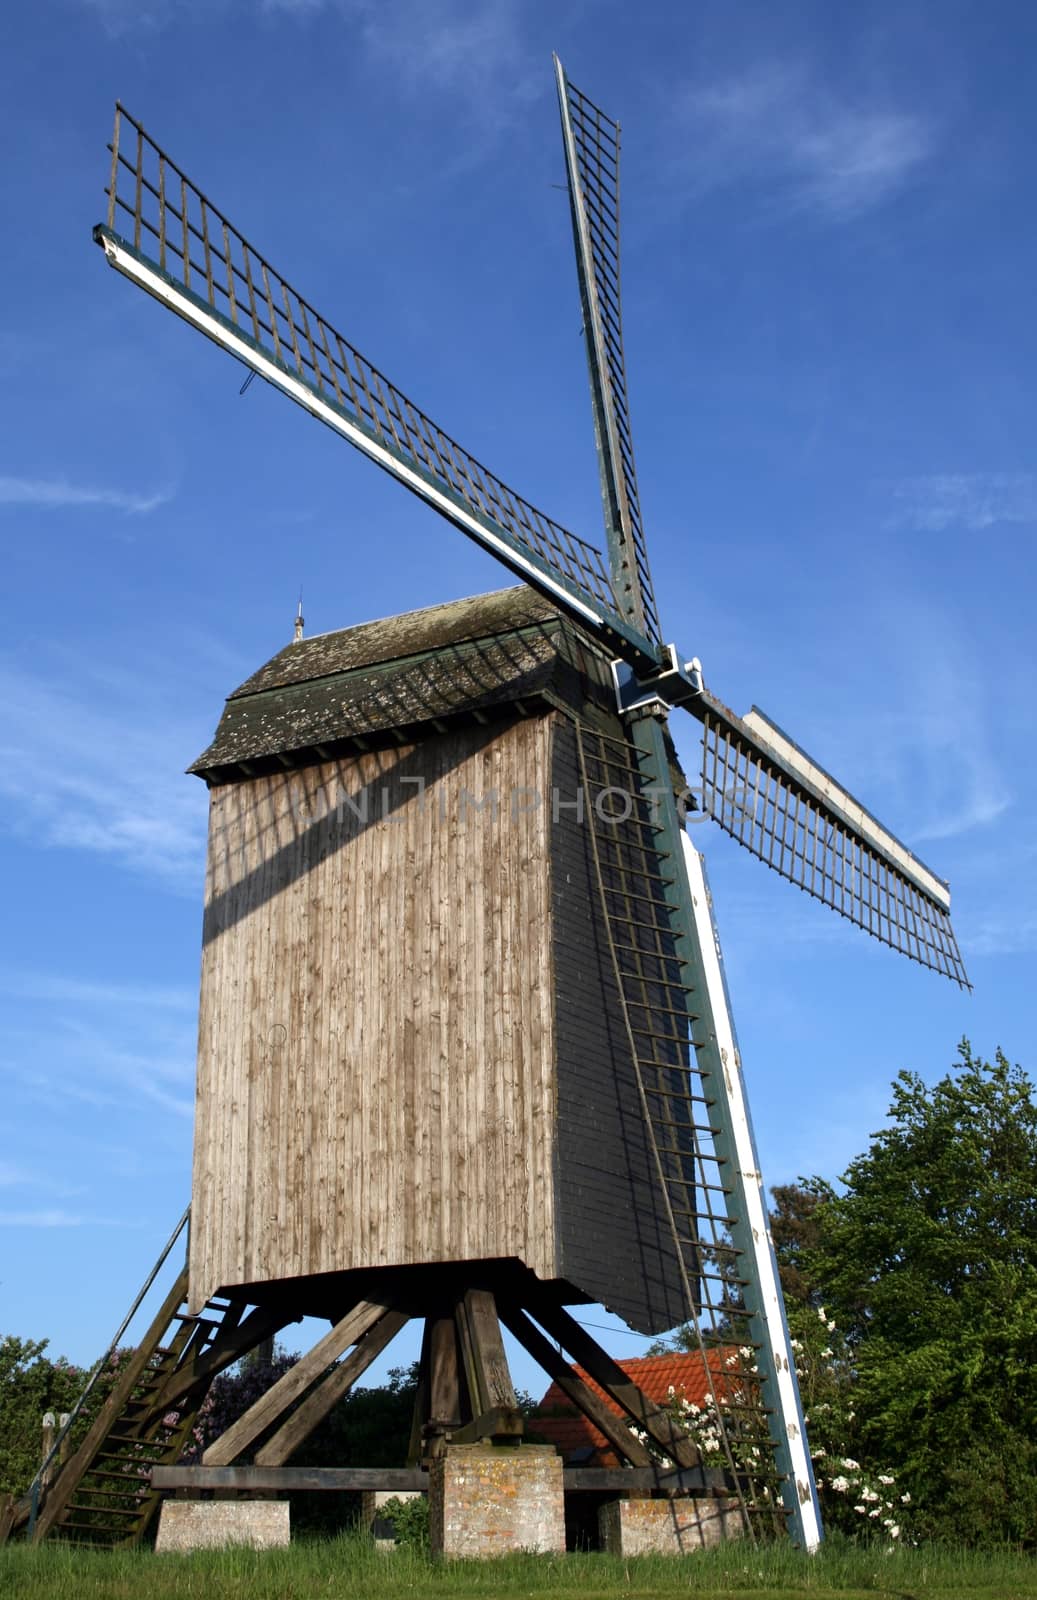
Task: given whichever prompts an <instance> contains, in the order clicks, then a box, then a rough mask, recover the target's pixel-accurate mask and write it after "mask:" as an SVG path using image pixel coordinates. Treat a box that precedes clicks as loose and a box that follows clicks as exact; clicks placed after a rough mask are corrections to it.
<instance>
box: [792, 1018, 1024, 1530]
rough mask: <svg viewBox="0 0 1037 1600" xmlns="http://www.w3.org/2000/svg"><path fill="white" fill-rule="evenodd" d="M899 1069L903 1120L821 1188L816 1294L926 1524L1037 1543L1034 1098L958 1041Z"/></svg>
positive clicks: (862, 1402) (895, 1107)
mask: <svg viewBox="0 0 1037 1600" xmlns="http://www.w3.org/2000/svg"><path fill="white" fill-rule="evenodd" d="M959 1056H960V1065H959V1066H958V1067H957V1069H956V1070H954V1071H952V1072H950V1073H948V1074H947V1076H946V1077H944V1078H942V1079H941V1080H940V1081H939V1082H938V1083H937V1084H935V1085H934V1086H933V1087H931V1088H930V1087H927V1085H926V1084H925V1083H923V1081H922V1080H921V1078H919V1077H918V1076H917V1075H916V1074H914V1073H910V1072H902V1073H901V1074H900V1075H899V1077H898V1078H897V1080H896V1082H895V1083H894V1086H893V1104H892V1107H891V1109H890V1113H889V1124H890V1125H889V1126H888V1127H886V1128H885V1129H883V1130H882V1131H881V1132H880V1133H877V1134H874V1135H873V1136H872V1142H871V1146H870V1148H869V1149H868V1151H867V1152H866V1153H865V1154H864V1155H861V1156H858V1157H857V1159H856V1160H855V1161H852V1162H851V1163H850V1166H849V1168H848V1170H847V1172H846V1174H845V1176H844V1179H843V1184H844V1192H842V1193H839V1194H835V1193H834V1192H832V1191H831V1190H827V1189H826V1187H825V1186H822V1185H818V1186H817V1187H818V1193H819V1195H820V1203H819V1205H818V1206H817V1208H816V1210H815V1214H814V1221H815V1222H816V1224H817V1231H816V1234H815V1237H814V1239H813V1241H812V1242H811V1244H810V1246H809V1248H807V1249H806V1250H805V1251H804V1254H803V1270H804V1274H805V1280H806V1283H807V1289H808V1294H813V1295H815V1296H819V1297H823V1304H824V1305H825V1307H826V1310H827V1311H828V1312H829V1313H830V1315H831V1317H832V1318H833V1319H834V1320H835V1321H836V1323H837V1324H838V1327H839V1328H840V1329H841V1330H842V1331H843V1333H844V1334H845V1338H846V1344H847V1353H846V1360H847V1362H848V1363H849V1366H850V1368H851V1376H852V1389H853V1403H854V1404H853V1409H854V1412H855V1421H856V1425H857V1429H858V1431H859V1436H860V1440H861V1446H860V1448H861V1450H862V1453H863V1452H866V1453H867V1455H868V1456H869V1457H870V1459H871V1460H872V1461H873V1462H874V1461H886V1462H892V1463H895V1466H896V1472H897V1479H898V1488H900V1487H903V1488H905V1489H906V1491H907V1492H909V1493H910V1495H911V1497H912V1500H913V1502H914V1506H915V1529H916V1531H918V1532H923V1533H927V1534H931V1535H944V1536H948V1537H953V1538H955V1539H959V1540H961V1539H964V1540H966V1541H968V1542H972V1543H979V1542H985V1541H991V1540H1009V1541H1012V1542H1015V1543H1019V1544H1022V1545H1025V1546H1028V1547H1031V1546H1034V1545H1037V1446H1035V1444H1034V1439H1035V1437H1037V1105H1035V1103H1034V1097H1033V1086H1032V1084H1031V1083H1030V1081H1029V1079H1028V1078H1027V1076H1026V1074H1025V1073H1024V1072H1023V1071H1022V1070H1021V1069H1020V1068H1019V1067H1018V1066H1012V1065H1010V1063H1009V1062H1008V1060H1007V1059H1006V1057H1005V1056H1004V1055H1003V1054H1002V1053H1001V1051H998V1052H997V1055H996V1057H995V1059H994V1061H993V1063H991V1062H987V1061H983V1060H981V1059H980V1058H979V1057H978V1056H976V1055H974V1054H973V1051H972V1048H971V1046H970V1045H969V1044H968V1042H967V1041H964V1040H963V1041H962V1044H961V1046H960V1047H959Z"/></svg>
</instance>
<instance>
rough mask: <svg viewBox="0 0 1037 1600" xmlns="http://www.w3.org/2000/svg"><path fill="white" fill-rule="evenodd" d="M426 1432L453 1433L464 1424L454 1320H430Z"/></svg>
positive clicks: (441, 1318)
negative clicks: (462, 1421) (462, 1422)
mask: <svg viewBox="0 0 1037 1600" xmlns="http://www.w3.org/2000/svg"><path fill="white" fill-rule="evenodd" d="M428 1412H429V1414H428V1423H427V1425H426V1432H427V1433H429V1434H436V1433H443V1432H447V1433H449V1432H451V1431H452V1430H453V1429H454V1428H456V1427H458V1426H459V1424H460V1423H461V1420H462V1418H461V1390H460V1383H459V1381H458V1370H457V1330H456V1328H455V1326H454V1319H453V1317H436V1318H435V1319H434V1320H433V1319H430V1326H429V1408H428Z"/></svg>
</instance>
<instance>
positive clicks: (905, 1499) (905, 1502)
mask: <svg viewBox="0 0 1037 1600" xmlns="http://www.w3.org/2000/svg"><path fill="white" fill-rule="evenodd" d="M900 1504H901V1505H902V1506H909V1505H910V1504H911V1496H910V1495H909V1494H902V1495H901V1496H900Z"/></svg>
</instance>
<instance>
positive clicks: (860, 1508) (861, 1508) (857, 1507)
mask: <svg viewBox="0 0 1037 1600" xmlns="http://www.w3.org/2000/svg"><path fill="white" fill-rule="evenodd" d="M853 1509H854V1510H855V1511H859V1512H860V1514H861V1516H862V1517H863V1515H864V1510H865V1508H864V1506H854V1508H853Z"/></svg>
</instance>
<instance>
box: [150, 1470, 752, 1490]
mask: <svg viewBox="0 0 1037 1600" xmlns="http://www.w3.org/2000/svg"><path fill="white" fill-rule="evenodd" d="M723 1477H724V1475H723V1473H722V1472H720V1471H718V1470H716V1469H715V1468H712V1467H711V1468H708V1469H707V1470H706V1471H705V1472H698V1471H690V1472H686V1471H681V1472H663V1471H661V1470H660V1469H659V1468H658V1467H565V1468H564V1469H563V1472H562V1482H563V1485H564V1487H565V1489H566V1490H567V1491H571V1490H574V1489H576V1490H581V1491H583V1492H586V1491H587V1490H596V1491H598V1492H599V1493H607V1494H622V1493H624V1492H628V1493H629V1492H635V1491H636V1492H639V1493H643V1492H644V1491H645V1490H652V1489H661V1490H662V1491H663V1492H670V1493H675V1494H676V1493H681V1494H694V1495H702V1496H710V1495H712V1496H727V1495H730V1494H731V1493H733V1491H732V1490H731V1488H730V1487H728V1486H727V1485H725V1483H724V1481H723ZM151 1487H152V1488H153V1489H155V1490H159V1491H161V1492H163V1493H164V1492H166V1491H168V1490H171V1489H188V1490H199V1491H200V1490H203V1489H207V1490H212V1489H218V1490H238V1491H240V1490H259V1491H263V1492H265V1493H268V1494H269V1493H272V1492H276V1491H278V1490H300V1489H312V1490H317V1491H327V1492H330V1493H334V1494H340V1493H341V1492H342V1491H343V1490H347V1489H351V1490H356V1489H391V1490H394V1491H395V1492H396V1493H400V1494H402V1493H404V1492H405V1491H406V1490H418V1491H419V1492H420V1491H422V1490H427V1489H428V1473H427V1472H422V1471H420V1470H418V1469H417V1468H411V1467H260V1466H255V1467H187V1466H176V1467H155V1468H154V1470H153V1471H152V1474H151Z"/></svg>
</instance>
